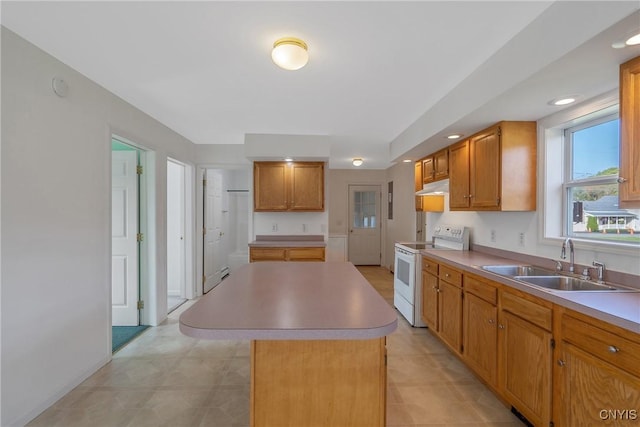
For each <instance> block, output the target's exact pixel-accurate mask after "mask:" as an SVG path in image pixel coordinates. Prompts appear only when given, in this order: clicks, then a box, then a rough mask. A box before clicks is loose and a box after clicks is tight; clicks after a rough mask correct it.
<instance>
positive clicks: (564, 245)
mask: <svg viewBox="0 0 640 427" xmlns="http://www.w3.org/2000/svg"><path fill="white" fill-rule="evenodd" d="M567 243H568V244H569V272H570V273H573V240H571V238H570V237H567V238H566V239H565V241H564V242H563V243H562V252H560V258H562V259H567Z"/></svg>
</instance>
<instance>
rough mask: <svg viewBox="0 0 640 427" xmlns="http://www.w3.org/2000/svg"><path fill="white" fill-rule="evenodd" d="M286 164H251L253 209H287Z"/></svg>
mask: <svg viewBox="0 0 640 427" xmlns="http://www.w3.org/2000/svg"><path fill="white" fill-rule="evenodd" d="M287 173H288V171H287V164H286V163H282V162H255V163H254V164H253V203H254V210H255V211H283V210H287V185H286V182H287Z"/></svg>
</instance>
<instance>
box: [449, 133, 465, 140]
mask: <svg viewBox="0 0 640 427" xmlns="http://www.w3.org/2000/svg"><path fill="white" fill-rule="evenodd" d="M461 137H462V134H461V133H453V134H451V135H447V139H458V138H461Z"/></svg>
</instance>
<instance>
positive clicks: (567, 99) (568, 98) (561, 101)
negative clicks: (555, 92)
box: [548, 95, 579, 106]
mask: <svg viewBox="0 0 640 427" xmlns="http://www.w3.org/2000/svg"><path fill="white" fill-rule="evenodd" d="M578 98H579V95H565V96H561V97H559V98H555V99H552V100H551V101H549V102H548V104H549V105H556V106H563V105H569V104H573V103H574V102H576V101H577V100H578Z"/></svg>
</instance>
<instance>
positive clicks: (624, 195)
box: [620, 56, 640, 207]
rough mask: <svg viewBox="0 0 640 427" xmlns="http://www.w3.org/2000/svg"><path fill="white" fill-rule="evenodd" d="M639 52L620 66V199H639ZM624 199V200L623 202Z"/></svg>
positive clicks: (632, 203)
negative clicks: (635, 56)
mask: <svg viewBox="0 0 640 427" xmlns="http://www.w3.org/2000/svg"><path fill="white" fill-rule="evenodd" d="M639 165H640V56H639V57H637V58H634V59H632V60H631V61H628V62H625V63H624V64H622V65H621V66H620V178H621V181H623V182H621V183H620V202H623V203H621V206H622V207H635V206H638V204H639V203H640V170H638V166H639ZM624 203H626V204H624Z"/></svg>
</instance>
